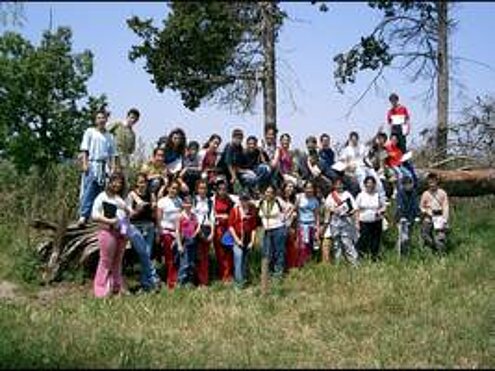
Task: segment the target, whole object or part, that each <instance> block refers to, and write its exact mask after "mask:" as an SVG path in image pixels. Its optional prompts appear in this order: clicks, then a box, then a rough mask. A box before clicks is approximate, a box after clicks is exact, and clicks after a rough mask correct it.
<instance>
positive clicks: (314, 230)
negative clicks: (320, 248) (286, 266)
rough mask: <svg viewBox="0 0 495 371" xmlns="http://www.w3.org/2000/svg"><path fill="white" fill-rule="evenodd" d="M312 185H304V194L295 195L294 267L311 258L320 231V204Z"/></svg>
mask: <svg viewBox="0 0 495 371" xmlns="http://www.w3.org/2000/svg"><path fill="white" fill-rule="evenodd" d="M315 193H316V192H315V187H314V184H313V183H312V182H310V181H306V182H305V183H304V193H300V194H298V195H297V199H296V209H297V215H298V236H297V237H298V251H297V260H296V266H297V267H302V266H303V265H304V264H305V263H306V262H307V261H308V260H309V259H310V257H311V254H312V252H313V249H314V248H315V247H316V243H317V238H318V235H319V229H320V213H319V207H320V203H319V201H318V199H317V198H316V196H315Z"/></svg>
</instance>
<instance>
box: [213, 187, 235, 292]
mask: <svg viewBox="0 0 495 371" xmlns="http://www.w3.org/2000/svg"><path fill="white" fill-rule="evenodd" d="M216 187H217V190H216V194H215V195H214V196H213V215H214V218H215V227H214V228H215V230H214V234H213V247H214V248H215V255H216V259H217V263H218V270H219V276H220V279H221V280H222V282H229V281H231V280H232V268H233V266H234V261H233V259H234V258H233V253H232V246H224V245H223V244H222V236H223V235H224V233H225V232H226V231H227V230H228V228H229V215H230V211H231V210H232V208H233V207H234V202H233V201H232V199H231V198H230V196H229V194H228V191H227V190H228V185H227V181H226V180H225V179H220V180H218V181H217V183H216Z"/></svg>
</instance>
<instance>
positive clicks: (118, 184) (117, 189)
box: [110, 178, 124, 194]
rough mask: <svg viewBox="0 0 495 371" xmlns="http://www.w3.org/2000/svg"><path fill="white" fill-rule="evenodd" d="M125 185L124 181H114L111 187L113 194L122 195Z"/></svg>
mask: <svg viewBox="0 0 495 371" xmlns="http://www.w3.org/2000/svg"><path fill="white" fill-rule="evenodd" d="M123 185H124V183H123V182H122V179H119V178H116V179H113V180H112V182H111V183H110V187H111V189H112V192H113V193H115V194H118V193H120V191H122V187H123Z"/></svg>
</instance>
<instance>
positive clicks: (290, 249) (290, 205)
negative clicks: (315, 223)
mask: <svg viewBox="0 0 495 371" xmlns="http://www.w3.org/2000/svg"><path fill="white" fill-rule="evenodd" d="M282 200H283V201H284V202H285V204H286V205H287V218H286V220H285V225H286V227H287V239H286V246H285V252H286V255H285V261H286V264H285V266H286V269H287V270H289V269H291V268H294V267H296V266H297V212H296V188H295V186H294V183H292V182H285V183H284V184H283V186H282Z"/></svg>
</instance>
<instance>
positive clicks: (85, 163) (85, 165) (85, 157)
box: [81, 151, 89, 173]
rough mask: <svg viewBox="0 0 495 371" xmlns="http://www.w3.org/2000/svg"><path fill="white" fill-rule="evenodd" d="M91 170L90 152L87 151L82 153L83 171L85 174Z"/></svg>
mask: <svg viewBox="0 0 495 371" xmlns="http://www.w3.org/2000/svg"><path fill="white" fill-rule="evenodd" d="M88 169H89V164H88V152H87V151H82V152H81V170H82V172H83V173H87V172H88Z"/></svg>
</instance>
